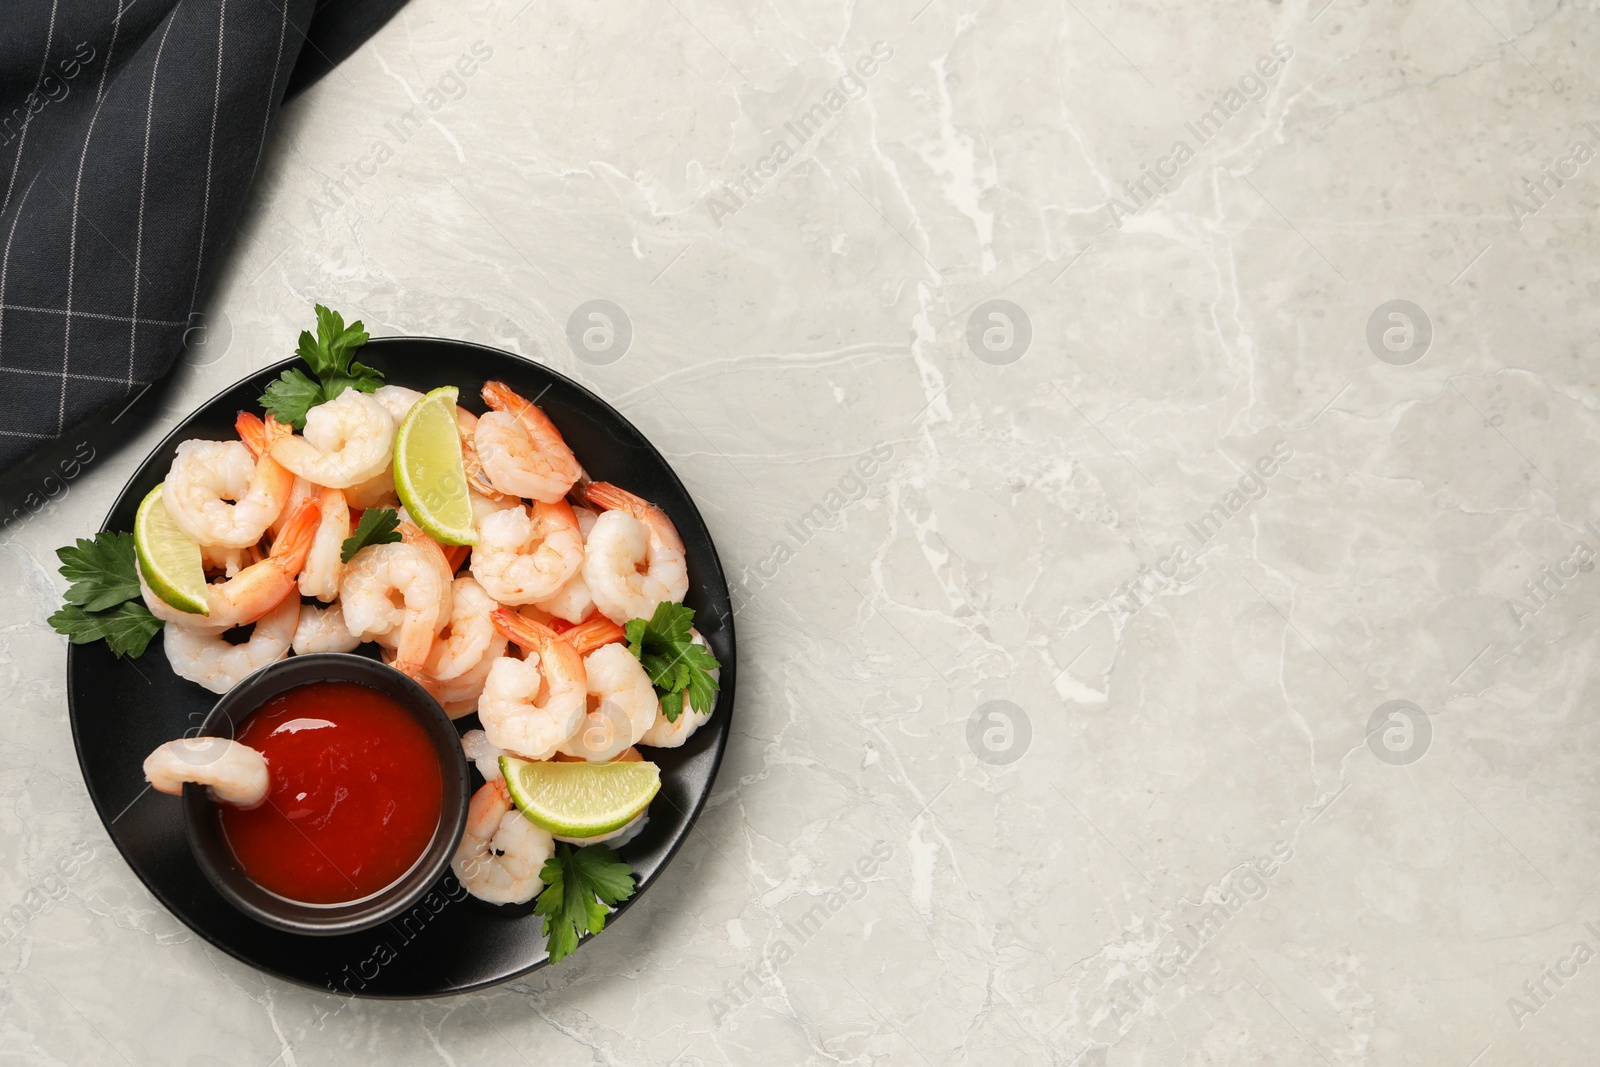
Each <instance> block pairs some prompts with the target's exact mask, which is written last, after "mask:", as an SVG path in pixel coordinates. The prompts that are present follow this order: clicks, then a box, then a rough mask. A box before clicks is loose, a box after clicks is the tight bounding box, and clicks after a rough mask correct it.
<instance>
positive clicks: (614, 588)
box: [583, 482, 689, 624]
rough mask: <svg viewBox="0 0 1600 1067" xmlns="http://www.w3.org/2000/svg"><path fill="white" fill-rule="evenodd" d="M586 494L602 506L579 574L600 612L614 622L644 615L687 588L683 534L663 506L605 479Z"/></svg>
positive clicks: (679, 596) (674, 600)
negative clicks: (581, 572) (581, 571)
mask: <svg viewBox="0 0 1600 1067" xmlns="http://www.w3.org/2000/svg"><path fill="white" fill-rule="evenodd" d="M586 495H587V497H588V500H589V502H590V503H591V504H594V505H595V506H596V507H599V508H604V509H605V512H604V514H602V515H601V516H600V517H599V518H598V519H596V520H595V524H594V528H593V529H592V530H590V531H589V539H588V543H587V545H586V548H585V554H584V560H583V579H584V581H585V582H586V583H587V584H588V586H589V593H590V595H591V596H593V597H594V603H595V606H596V607H597V608H599V609H600V611H601V613H602V614H604V615H605V616H606V618H608V619H610V620H611V621H612V622H615V623H619V624H621V623H625V622H627V621H628V620H629V619H648V618H650V616H651V615H653V614H654V613H655V610H656V605H657V604H660V603H662V602H663V601H671V602H672V603H680V602H681V601H682V600H683V598H684V595H685V594H686V593H688V591H689V571H688V567H687V564H686V563H685V562H684V556H683V539H682V538H680V537H679V536H678V530H677V527H675V526H673V525H672V520H671V519H669V518H667V514H666V512H664V511H662V510H661V509H660V508H658V507H656V506H655V505H654V504H652V503H650V502H649V501H647V500H643V499H641V498H639V497H637V496H634V495H633V494H632V493H630V492H628V491H627V490H626V489H619V488H617V487H616V486H614V485H612V484H610V483H609V482H593V483H591V484H590V485H589V487H588V489H587V491H586Z"/></svg>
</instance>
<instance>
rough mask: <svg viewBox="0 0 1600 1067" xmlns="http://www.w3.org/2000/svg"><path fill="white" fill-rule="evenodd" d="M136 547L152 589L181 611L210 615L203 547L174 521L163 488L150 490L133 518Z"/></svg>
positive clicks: (140, 568)
mask: <svg viewBox="0 0 1600 1067" xmlns="http://www.w3.org/2000/svg"><path fill="white" fill-rule="evenodd" d="M133 547H134V551H135V552H137V553H138V554H139V570H140V572H141V573H142V574H143V575H144V580H145V583H146V584H148V585H149V586H150V590H151V591H152V592H153V593H155V595H156V596H158V597H160V598H161V599H162V600H164V601H166V602H167V603H168V604H171V605H172V606H173V607H175V608H177V609H178V610H179V611H187V612H188V613H189V614H191V615H209V614H211V610H210V609H209V608H207V607H206V572H205V567H204V566H203V565H202V564H201V563H200V546H199V545H197V544H195V541H194V538H192V537H190V536H189V535H188V534H186V533H184V532H183V530H182V529H180V528H179V526H178V524H177V523H175V522H173V521H172V515H171V513H170V512H168V511H167V506H166V505H165V504H163V503H162V502H161V486H159V485H158V486H156V487H155V488H154V489H152V490H150V493H149V495H148V496H146V497H145V498H144V500H143V501H142V502H141V503H140V504H139V511H138V513H137V514H135V515H134V517H133Z"/></svg>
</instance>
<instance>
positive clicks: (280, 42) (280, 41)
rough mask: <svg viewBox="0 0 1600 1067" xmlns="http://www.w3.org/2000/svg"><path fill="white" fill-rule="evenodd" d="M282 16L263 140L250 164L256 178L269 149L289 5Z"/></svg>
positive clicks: (264, 117) (262, 117) (262, 114)
mask: <svg viewBox="0 0 1600 1067" xmlns="http://www.w3.org/2000/svg"><path fill="white" fill-rule="evenodd" d="M278 14H279V15H281V16H282V18H281V19H279V20H278V51H277V54H276V55H274V56H273V57H272V87H271V88H269V89H268V90H267V107H266V110H264V111H263V112H262V113H261V140H260V141H258V142H256V161H255V162H254V163H252V164H250V175H251V177H254V176H255V173H256V168H257V167H259V166H261V153H262V152H263V151H265V150H266V147H267V124H268V123H270V122H271V121H272V104H273V101H275V100H276V99H277V98H278V64H280V63H282V62H283V40H284V37H285V36H286V35H287V34H288V32H289V5H288V3H287V2H285V3H284V5H283V7H281V8H279V9H278Z"/></svg>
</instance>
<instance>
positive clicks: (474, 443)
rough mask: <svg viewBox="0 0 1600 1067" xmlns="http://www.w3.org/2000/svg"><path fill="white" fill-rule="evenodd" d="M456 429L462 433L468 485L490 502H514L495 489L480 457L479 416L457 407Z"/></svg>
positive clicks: (463, 463)
mask: <svg viewBox="0 0 1600 1067" xmlns="http://www.w3.org/2000/svg"><path fill="white" fill-rule="evenodd" d="M456 428H457V429H458V430H459V431H460V433H461V466H462V469H463V470H464V471H465V472H466V475H467V485H468V487H469V488H471V490H472V491H473V492H474V493H477V494H478V495H480V496H483V497H487V498H488V499H490V500H498V501H514V500H515V499H516V498H515V497H510V496H507V495H506V494H504V493H502V492H500V490H498V489H496V488H495V487H494V483H493V482H491V481H490V480H489V475H488V472H487V471H485V470H484V469H483V460H482V459H480V458H479V457H478V416H476V415H474V414H473V413H472V412H470V411H468V410H467V409H466V408H464V407H460V406H459V405H458V406H457V407H456Z"/></svg>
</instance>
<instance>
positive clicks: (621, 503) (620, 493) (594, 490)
mask: <svg viewBox="0 0 1600 1067" xmlns="http://www.w3.org/2000/svg"><path fill="white" fill-rule="evenodd" d="M584 499H585V500H587V501H588V502H589V503H591V504H593V505H594V506H595V507H597V508H599V509H600V510H601V511H626V512H628V513H629V514H631V515H633V516H634V517H635V518H638V517H640V516H641V515H642V514H643V513H644V512H646V511H648V510H650V508H651V507H652V506H653V505H652V504H650V502H649V501H647V500H645V499H643V498H642V497H637V496H634V495H633V494H632V493H630V492H628V491H627V490H626V489H623V488H622V487H621V486H616V485H612V484H611V483H610V482H590V483H589V485H588V487H587V488H586V489H585V490H584Z"/></svg>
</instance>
